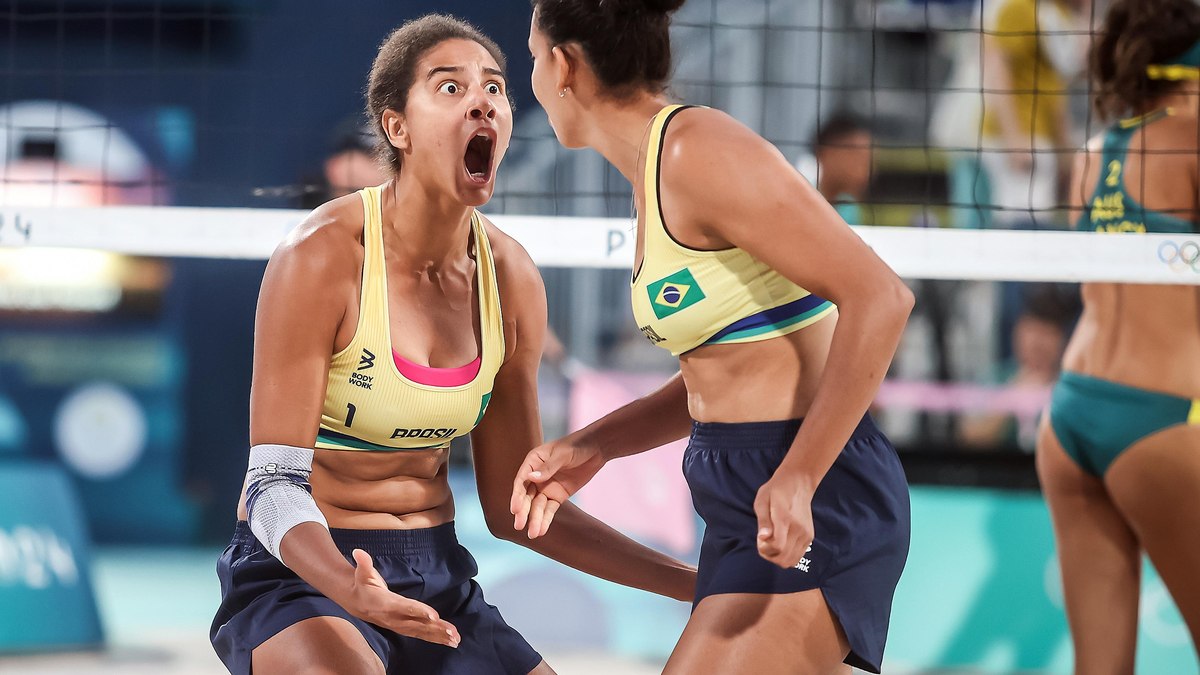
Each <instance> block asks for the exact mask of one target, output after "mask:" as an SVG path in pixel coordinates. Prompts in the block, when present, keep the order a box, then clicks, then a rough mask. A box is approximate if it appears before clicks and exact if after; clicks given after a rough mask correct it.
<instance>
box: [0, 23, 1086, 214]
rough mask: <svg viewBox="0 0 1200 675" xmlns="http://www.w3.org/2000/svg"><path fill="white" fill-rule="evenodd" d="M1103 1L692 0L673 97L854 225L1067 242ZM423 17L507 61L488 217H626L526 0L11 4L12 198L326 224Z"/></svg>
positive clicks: (352, 178) (2, 30)
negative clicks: (371, 101) (457, 24)
mask: <svg viewBox="0 0 1200 675" xmlns="http://www.w3.org/2000/svg"><path fill="white" fill-rule="evenodd" d="M1106 4H1107V3H1106V2H1105V1H1104V0H1096V2H1094V3H1092V2H1078V3H1074V2H1056V3H1044V2H1034V0H689V2H688V3H686V4H685V5H684V7H683V9H682V10H681V11H680V12H679V13H678V14H677V15H676V16H675V19H674V24H673V26H674V28H673V31H674V32H673V39H674V44H675V58H676V66H675V71H674V77H673V80H672V83H671V93H672V95H674V96H675V97H677V98H678V99H680V100H682V101H685V102H688V103H696V104H703V105H712V106H715V107H718V108H721V109H723V110H726V111H728V112H730V113H731V114H732V115H734V116H735V117H737V118H738V119H739V120H741V121H743V122H744V123H746V124H747V125H749V126H750V127H752V128H753V129H755V130H756V131H758V132H759V133H761V134H762V135H763V136H764V137H765V138H767V139H768V140H770V141H771V142H773V143H774V144H776V145H777V146H778V147H779V148H780V149H781V151H782V152H783V153H784V154H785V155H786V156H787V157H788V158H789V159H790V160H791V161H793V162H794V163H795V164H796V166H797V168H798V169H799V170H801V171H802V173H804V174H805V176H806V177H808V178H809V180H810V181H811V182H813V183H814V184H819V185H820V186H821V187H822V189H823V190H825V191H828V192H830V194H829V196H830V198H831V199H834V200H845V201H848V202H853V207H854V208H847V210H846V211H845V212H844V215H846V217H847V219H848V220H850V221H851V222H852V223H853V224H861V225H914V224H916V225H922V226H933V227H956V228H989V227H995V228H999V229H1019V228H1028V227H1036V228H1038V229H1056V228H1062V227H1064V226H1065V225H1066V224H1067V223H1066V221H1067V214H1066V211H1065V202H1066V200H1065V198H1064V192H1063V182H1064V181H1063V180H1062V179H1063V174H1064V173H1065V171H1066V165H1067V164H1068V162H1067V159H1068V158H1069V156H1070V154H1071V153H1073V152H1074V151H1075V150H1077V149H1078V148H1079V147H1081V145H1082V143H1083V141H1084V140H1085V139H1086V138H1089V137H1091V136H1093V135H1095V134H1096V133H1098V132H1099V131H1100V130H1101V129H1103V128H1104V125H1105V122H1103V121H1101V120H1098V119H1097V118H1096V117H1095V115H1094V114H1093V113H1092V111H1091V107H1090V105H1089V98H1090V96H1091V93H1092V92H1091V91H1090V89H1089V84H1088V82H1087V77H1086V74H1085V73H1084V70H1085V64H1086V53H1087V50H1088V48H1089V47H1090V46H1091V45H1092V43H1093V42H1094V41H1095V40H1096V38H1097V36H1098V31H1099V30H1100V26H1101V25H1102V17H1103V14H1104V9H1105V6H1106ZM343 5H345V3H343ZM426 11H444V12H450V13H455V14H458V15H461V16H464V17H465V18H468V19H470V20H472V21H474V22H476V23H477V24H478V25H480V26H481V27H482V28H483V29H484V30H485V32H488V33H489V34H491V35H493V36H494V37H495V38H496V39H497V41H498V42H499V43H500V45H501V47H502V48H503V49H504V50H505V51H506V52H507V54H508V56H509V64H508V67H509V87H510V91H511V93H512V95H513V97H514V99H515V100H516V102H517V109H516V116H515V127H514V132H513V143H512V147H511V150H510V152H509V155H508V157H507V159H506V161H505V164H504V166H503V167H502V168H501V170H500V172H499V175H498V177H497V191H496V196H495V198H494V200H493V202H492V204H491V205H490V208H491V209H492V211H493V212H495V213H498V214H518V215H522V214H539V215H562V216H586V217H626V216H628V215H629V186H628V183H626V181H625V180H624V179H623V178H622V177H621V176H620V174H619V173H618V172H616V171H615V170H614V169H613V168H612V167H610V166H609V165H608V164H607V163H606V162H604V161H603V159H602V158H600V157H599V156H598V155H596V154H595V153H592V152H573V151H568V150H565V149H563V148H561V147H560V146H559V145H558V143H557V141H556V140H555V138H554V135H553V132H552V130H551V129H550V127H549V124H548V123H547V121H546V118H545V115H544V114H543V113H542V111H541V109H540V108H539V106H538V105H537V104H536V101H534V99H533V96H532V93H531V91H530V88H529V84H528V80H529V73H530V64H529V62H528V59H525V58H523V57H522V56H523V53H524V52H525V39H526V34H527V31H528V19H529V6H528V2H527V1H526V0H505V1H504V2H497V3H489V5H488V6H487V7H483V6H479V5H478V3H471V2H469V1H468V0H444V1H443V2H439V3H428V4H424V5H423V4H422V3H385V6H376V5H373V4H372V5H367V4H362V5H359V4H354V3H351V4H350V5H345V6H340V5H331V4H328V3H315V2H313V3H307V4H304V5H302V6H290V5H288V6H285V4H284V3H252V2H247V1H246V0H203V1H202V0H173V1H172V2H162V1H161V0H129V1H127V2H121V3H112V2H108V3H105V2H99V1H98V0H65V1H63V0H21V1H20V2H12V3H9V9H8V11H7V12H6V13H0V34H3V35H6V36H7V38H8V39H7V40H6V43H7V49H5V48H3V47H0V63H2V64H3V65H2V66H0V68H2V69H3V72H4V73H5V76H4V78H3V79H4V83H3V86H0V203H5V204H18V203H21V204H30V203H37V204H42V205H50V206H68V205H79V204H95V203H104V204H156V205H175V206H203V207H218V206H221V207H260V208H281V207H304V208H311V207H312V206H314V205H315V204H317V203H320V201H322V200H323V199H325V198H327V197H329V196H330V195H331V194H333V193H336V189H333V188H337V187H339V186H338V185H333V184H334V183H338V182H339V181H341V180H344V181H346V182H349V183H353V182H356V181H357V180H358V178H359V176H358V175H357V174H356V169H355V168H354V166H353V165H352V164H351V163H350V162H349V161H340V160H337V158H339V157H341V158H342V159H343V160H344V159H345V155H346V154H347V153H353V152H355V151H358V152H365V151H366V149H367V148H368V147H369V145H370V143H371V139H370V138H369V133H370V132H369V131H368V132H367V134H366V135H364V134H363V132H362V131H363V130H362V128H361V127H362V126H363V122H364V121H363V120H362V115H361V112H360V111H361V109H362V87H363V83H364V82H365V79H366V75H367V69H368V68H369V65H370V62H371V58H372V57H373V56H374V51H375V47H376V45H378V43H379V41H380V40H381V38H382V37H383V36H384V35H386V33H387V31H388V30H389V29H390V28H392V27H393V26H396V25H398V24H399V23H401V22H403V21H404V20H406V19H409V18H412V17H413V16H415V15H418V14H420V13H423V12H426ZM314 35H315V36H319V38H320V39H315V40H314V39H311V37H312V36H314ZM5 52H6V53H5ZM996 64H1007V65H1003V66H997V65H996ZM1002 111H1007V112H1008V113H1009V115H1008V116H1009V117H1012V118H1015V119H1017V120H1018V123H1017V124H1016V126H1011V125H1010V128H1006V129H1005V128H1002V127H1003V126H1004V125H1002V124H1001V123H1000V122H998V121H997V120H998V119H999V117H1003V116H1004V115H1002ZM864 169H865V170H864ZM339 176H340V177H339ZM361 184H367V183H361ZM351 187H354V186H351Z"/></svg>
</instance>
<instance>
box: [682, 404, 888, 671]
mask: <svg viewBox="0 0 1200 675" xmlns="http://www.w3.org/2000/svg"><path fill="white" fill-rule="evenodd" d="M800 423H801V421H800V420H790V421H783V422H751V423H743V424H724V423H702V422H696V423H695V424H694V425H693V427H692V437H691V442H690V443H689V444H688V448H687V452H686V453H684V456H683V474H684V476H685V477H686V478H687V482H688V487H690V488H691V491H692V503H693V504H695V506H696V511H697V512H698V513H699V514H700V517H701V518H703V519H704V523H705V530H704V540H703V542H702V544H701V547H700V564H699V576H698V578H697V580H696V600H695V602H696V603H697V604H698V603H699V602H700V601H701V600H703V599H704V598H705V597H707V596H709V595H716V594H719V593H779V594H782V593H795V592H798V591H808V590H812V589H818V588H819V589H820V590H821V592H822V594H823V595H824V596H825V601H826V602H827V603H828V604H829V608H830V610H832V611H833V614H834V616H836V617H837V619H838V622H839V623H840V624H841V626H842V630H844V631H845V632H846V638H847V639H848V640H849V642H850V655H849V656H848V657H847V658H846V663H848V664H850V665H852V666H854V667H856V668H861V669H863V670H867V671H869V672H872V673H878V672H879V669H880V666H881V664H882V662H883V646H884V643H885V642H886V640H887V628H888V619H889V618H890V616H891V611H892V596H893V595H894V594H895V591H896V584H897V583H898V582H899V581H900V573H901V572H902V571H903V570H904V562H905V560H906V559H907V558H908V539H909V503H908V483H907V481H906V480H905V478H904V469H903V468H902V467H901V466H900V460H899V459H898V458H897V457H896V450H895V449H894V448H893V447H892V444H891V443H890V442H889V441H888V439H887V438H886V437H885V436H884V435H883V434H882V433H881V432H880V431H879V430H878V429H877V428H875V424H874V423H873V422H872V421H871V418H870V417H869V416H867V417H864V418H863V420H862V422H860V423H859V425H858V428H857V429H855V430H854V435H853V436H851V437H850V442H849V443H847V444H846V447H845V448H844V449H843V450H842V452H841V454H840V455H839V456H838V458H837V461H835V462H834V464H833V466H832V467H831V468H830V469H829V473H827V474H826V475H825V478H824V479H823V480H822V481H821V484H820V485H819V486H818V487H817V491H816V493H815V494H814V495H813V501H812V513H813V527H814V530H815V540H814V541H813V543H812V549H811V550H810V551H809V552H808V553H806V554H805V556H804V560H802V561H801V563H800V565H798V566H797V567H795V568H792V569H786V570H785V569H782V568H780V567H778V566H776V565H775V564H773V563H770V562H767V561H766V560H764V559H763V558H762V557H761V556H759V554H758V542H757V536H758V519H757V517H756V516H755V514H754V498H755V497H756V496H757V495H758V489H759V488H760V487H762V485H763V483H765V482H767V480H768V479H769V478H771V476H772V475H774V473H775V469H776V468H778V467H779V464H780V462H782V461H783V458H784V456H785V455H786V454H787V452H788V450H789V449H790V447H791V444H792V441H793V440H794V439H795V437H796V432H797V431H798V430H799V429H800Z"/></svg>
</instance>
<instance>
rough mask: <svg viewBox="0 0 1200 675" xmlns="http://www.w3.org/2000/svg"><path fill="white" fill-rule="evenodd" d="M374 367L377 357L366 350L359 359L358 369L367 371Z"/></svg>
mask: <svg viewBox="0 0 1200 675" xmlns="http://www.w3.org/2000/svg"><path fill="white" fill-rule="evenodd" d="M374 365H375V355H374V354H372V353H371V350H369V349H364V350H363V353H362V356H360V357H358V369H359V370H366V369H367V368H370V367H372V366H374Z"/></svg>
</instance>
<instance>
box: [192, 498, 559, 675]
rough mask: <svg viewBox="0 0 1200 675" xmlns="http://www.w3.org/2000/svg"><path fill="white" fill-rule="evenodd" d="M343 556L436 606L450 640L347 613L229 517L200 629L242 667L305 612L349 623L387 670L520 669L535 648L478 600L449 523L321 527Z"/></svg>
mask: <svg viewBox="0 0 1200 675" xmlns="http://www.w3.org/2000/svg"><path fill="white" fill-rule="evenodd" d="M330 534H332V535H333V541H334V543H336V544H337V546H338V549H340V550H341V551H342V553H343V554H345V556H346V559H347V560H350V559H351V556H350V553H351V551H353V550H354V549H356V548H361V549H363V550H364V551H366V552H367V553H370V554H371V557H372V558H373V559H374V563H375V569H376V570H377V571H378V572H379V574H380V575H381V576H382V577H383V578H384V579H385V580H386V581H387V583H388V587H389V588H391V589H392V590H393V591H394V592H396V593H399V594H401V595H403V596H405V597H407V598H412V599H414V600H420V601H421V602H423V603H425V604H427V605H429V606H430V607H433V608H434V609H435V610H437V612H438V614H439V615H440V616H441V618H442V619H445V620H446V621H448V622H450V623H451V624H453V625H454V627H455V628H457V629H458V632H459V635H460V636H461V637H462V642H461V643H459V646H458V648H457V649H455V648H451V647H446V646H443V645H437V644H433V643H431V642H425V641H424V640H418V639H416V638H410V637H403V636H400V635H397V634H396V633H394V632H392V631H390V630H387V629H385V628H380V627H379V626H376V625H374V624H370V623H367V622H366V621H363V620H362V619H359V618H356V617H353V616H351V615H350V614H349V613H348V612H346V610H344V609H342V608H341V606H339V605H338V604H337V603H335V602H334V601H332V600H330V599H329V598H327V597H325V596H324V595H321V593H320V592H318V591H317V589H315V588H313V587H312V586H310V585H308V584H307V583H305V582H304V581H303V580H301V579H300V577H298V576H296V574H295V573H293V572H292V571H291V570H290V569H288V568H287V567H285V566H284V564H283V563H281V562H280V561H279V560H278V559H277V558H275V556H273V555H271V554H270V553H268V552H267V550H266V549H264V548H263V546H262V544H261V543H259V541H258V539H257V538H256V537H255V536H254V534H253V533H252V532H251V531H250V526H249V525H248V524H247V523H246V522H245V521H242V522H239V523H238V524H237V527H236V528H235V529H234V533H233V541H232V542H230V544H229V547H228V548H226V549H225V553H224V554H222V555H221V558H220V560H218V561H217V576H218V577H219V578H220V580H221V606H220V607H219V608H218V609H217V616H216V618H214V619H213V624H212V628H211V630H210V631H209V637H210V639H211V640H212V644H213V648H214V649H216V650H217V656H219V657H221V661H223V662H224V663H225V667H226V668H228V669H229V672H230V673H233V675H246V674H247V673H249V672H250V654H251V652H253V651H254V648H255V647H257V646H259V645H260V644H262V643H263V642H266V641H267V639H268V638H270V637H271V636H273V635H275V634H276V633H278V632H280V631H282V630H283V629H285V628H287V627H288V626H291V625H294V624H296V623H299V622H301V621H304V620H305V619H311V618H314V617H318V616H334V617H339V618H342V619H345V620H346V621H349V622H350V623H351V624H353V625H354V627H355V628H357V629H358V631H359V632H360V633H362V635H363V637H364V638H366V640H367V644H369V645H371V649H373V650H375V653H376V654H378V655H379V659H380V660H381V661H383V664H384V666H385V667H386V669H387V672H388V673H406V674H407V673H418V674H424V673H438V674H455V675H458V674H461V675H468V674H469V675H475V674H476V673H481V674H486V675H490V674H495V675H526V674H527V673H528V672H529V671H531V670H533V669H534V668H536V667H537V665H538V664H539V663H541V661H542V657H541V656H540V655H538V653H537V652H536V651H534V649H533V647H530V646H529V643H527V642H525V639H524V638H522V637H521V635H520V634H519V633H517V631H516V630H514V629H513V628H511V627H510V626H509V625H508V624H507V623H505V622H504V618H503V617H501V616H500V612H499V611H498V610H497V609H496V608H495V607H493V606H491V605H489V604H487V602H486V601H484V599H483V591H482V590H480V588H479V584H477V583H475V581H474V579H473V577H474V576H475V574H476V573H477V572H478V571H479V570H478V567H477V566H476V565H475V559H474V558H472V557H471V554H470V553H468V552H467V549H465V548H463V547H462V546H461V545H460V544H459V543H458V538H457V537H456V536H455V535H454V523H446V524H445V525H439V526H437V527H432V528H429V529H423V530H338V529H334V530H330Z"/></svg>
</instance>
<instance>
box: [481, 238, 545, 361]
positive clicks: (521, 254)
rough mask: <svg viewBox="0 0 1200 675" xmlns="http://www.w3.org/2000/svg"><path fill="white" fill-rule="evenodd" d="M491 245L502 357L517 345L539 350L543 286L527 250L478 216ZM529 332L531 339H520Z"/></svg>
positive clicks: (543, 327) (541, 332) (543, 319)
mask: <svg viewBox="0 0 1200 675" xmlns="http://www.w3.org/2000/svg"><path fill="white" fill-rule="evenodd" d="M480 219H481V220H482V221H483V226H484V228H485V230H486V232H487V236H488V242H489V243H490V244H491V245H492V259H493V260H495V262H496V285H497V286H499V288H500V306H501V308H502V311H503V312H504V325H505V336H506V339H505V349H506V351H507V352H508V353H507V354H506V355H505V359H506V360H507V358H508V357H509V356H512V354H513V353H514V350H515V349H516V348H517V347H518V345H522V344H532V345H536V349H537V350H538V351H539V353H540V350H541V344H542V339H543V338H542V335H543V334H544V332H545V330H546V286H545V284H544V283H543V282H542V274H541V272H539V271H538V268H537V265H535V264H534V262H533V258H531V257H530V255H529V252H528V251H526V250H525V247H524V246H522V245H521V244H520V242H518V241H517V240H516V239H513V238H512V237H511V236H509V235H508V234H506V233H505V232H504V231H503V230H501V229H500V228H498V227H496V225H495V224H494V223H492V221H490V220H488V219H487V218H486V217H484V216H483V215H480ZM526 335H533V336H534V339H532V340H525V339H523V338H524V336H526Z"/></svg>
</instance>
